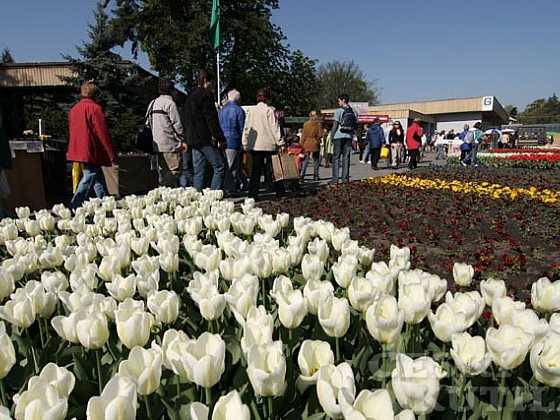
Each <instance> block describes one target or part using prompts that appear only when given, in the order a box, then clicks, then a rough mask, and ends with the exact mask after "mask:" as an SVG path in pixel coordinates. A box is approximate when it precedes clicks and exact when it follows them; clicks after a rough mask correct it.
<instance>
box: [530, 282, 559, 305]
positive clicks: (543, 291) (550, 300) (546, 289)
mask: <svg viewBox="0 0 560 420" xmlns="http://www.w3.org/2000/svg"><path fill="white" fill-rule="evenodd" d="M531 304H532V305H533V308H535V310H536V311H539V312H556V311H559V310H560V280H557V281H555V282H551V281H550V280H549V279H548V278H546V277H543V278H540V279H538V280H537V281H536V282H535V283H533V285H532V286H531Z"/></svg>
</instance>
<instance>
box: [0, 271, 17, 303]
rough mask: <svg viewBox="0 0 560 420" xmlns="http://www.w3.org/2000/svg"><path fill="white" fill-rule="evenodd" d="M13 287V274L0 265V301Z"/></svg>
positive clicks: (8, 294)
mask: <svg viewBox="0 0 560 420" xmlns="http://www.w3.org/2000/svg"><path fill="white" fill-rule="evenodd" d="M15 288H16V285H15V282H14V277H13V275H12V274H11V273H10V272H8V270H6V269H5V268H4V267H0V302H2V301H3V300H4V299H6V298H7V297H9V296H10V295H11V294H12V293H13V291H14V290H15Z"/></svg>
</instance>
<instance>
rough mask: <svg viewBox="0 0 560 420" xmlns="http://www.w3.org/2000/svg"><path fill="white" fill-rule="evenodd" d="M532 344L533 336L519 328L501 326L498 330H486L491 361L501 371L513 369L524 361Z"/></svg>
mask: <svg viewBox="0 0 560 420" xmlns="http://www.w3.org/2000/svg"><path fill="white" fill-rule="evenodd" d="M532 344H533V336H532V335H531V334H527V333H526V332H524V331H523V330H522V329H521V328H518V327H514V326H512V325H501V326H500V328H499V329H496V328H488V330H487V331H486V345H487V346H488V352H489V353H490V356H491V357H492V361H493V362H494V363H495V364H496V365H498V366H499V367H501V368H502V369H508V370H510V369H515V368H516V367H517V366H519V365H520V364H521V363H523V361H524V360H525V356H527V353H528V352H529V349H530V347H531V345H532Z"/></svg>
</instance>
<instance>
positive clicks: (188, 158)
mask: <svg viewBox="0 0 560 420" xmlns="http://www.w3.org/2000/svg"><path fill="white" fill-rule="evenodd" d="M179 185H180V186H181V187H183V188H186V187H192V186H193V157H192V150H191V149H189V150H187V151H186V152H183V158H182V159H181V175H180V176H179Z"/></svg>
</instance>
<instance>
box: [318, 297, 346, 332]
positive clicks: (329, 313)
mask: <svg viewBox="0 0 560 420" xmlns="http://www.w3.org/2000/svg"><path fill="white" fill-rule="evenodd" d="M317 315H318V317H319V324H321V327H322V328H323V331H325V333H326V334H327V335H328V336H329V337H336V338H340V337H344V335H345V334H346V332H347V331H348V328H349V327H350V305H349V304H348V300H346V298H337V297H335V296H333V295H327V296H326V298H325V299H324V300H322V301H321V302H319V310H318V311H317Z"/></svg>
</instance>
